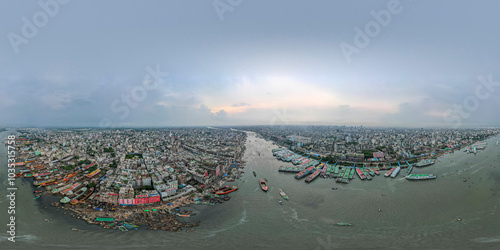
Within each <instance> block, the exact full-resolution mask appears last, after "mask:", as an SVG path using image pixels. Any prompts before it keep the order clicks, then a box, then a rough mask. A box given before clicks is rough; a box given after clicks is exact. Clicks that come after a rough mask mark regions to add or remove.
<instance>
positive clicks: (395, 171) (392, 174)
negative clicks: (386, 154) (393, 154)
mask: <svg viewBox="0 0 500 250" xmlns="http://www.w3.org/2000/svg"><path fill="white" fill-rule="evenodd" d="M399 171H401V167H397V168H396V169H395V170H394V171H393V172H392V173H391V178H396V176H397V175H398V174H399Z"/></svg>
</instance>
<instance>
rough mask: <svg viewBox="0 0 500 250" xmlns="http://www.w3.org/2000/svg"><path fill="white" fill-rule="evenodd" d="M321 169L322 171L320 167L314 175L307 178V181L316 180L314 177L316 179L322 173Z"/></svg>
mask: <svg viewBox="0 0 500 250" xmlns="http://www.w3.org/2000/svg"><path fill="white" fill-rule="evenodd" d="M321 171H322V170H321V169H318V170H316V172H314V173H313V174H312V175H309V177H307V179H306V182H307V183H309V182H311V181H314V179H316V178H317V177H318V176H319V174H321Z"/></svg>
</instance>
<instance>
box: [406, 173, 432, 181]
mask: <svg viewBox="0 0 500 250" xmlns="http://www.w3.org/2000/svg"><path fill="white" fill-rule="evenodd" d="M406 179H408V180H431V179H436V176H435V175H433V174H410V175H408V176H406Z"/></svg>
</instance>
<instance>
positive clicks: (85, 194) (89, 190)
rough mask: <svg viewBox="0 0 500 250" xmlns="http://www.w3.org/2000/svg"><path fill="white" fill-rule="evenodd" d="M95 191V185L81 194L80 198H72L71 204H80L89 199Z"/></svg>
mask: <svg viewBox="0 0 500 250" xmlns="http://www.w3.org/2000/svg"><path fill="white" fill-rule="evenodd" d="M93 193H94V187H91V188H90V189H88V190H87V191H86V192H85V193H84V194H83V195H82V196H80V197H79V199H78V198H74V199H73V200H71V205H75V204H78V203H80V202H82V201H84V200H85V199H87V198H88V197H89V196H90V195H92V194H93Z"/></svg>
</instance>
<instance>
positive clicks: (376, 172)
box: [372, 169, 380, 175]
mask: <svg viewBox="0 0 500 250" xmlns="http://www.w3.org/2000/svg"><path fill="white" fill-rule="evenodd" d="M372 171H373V172H374V173H375V174H376V175H380V172H379V171H377V170H375V169H372Z"/></svg>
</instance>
